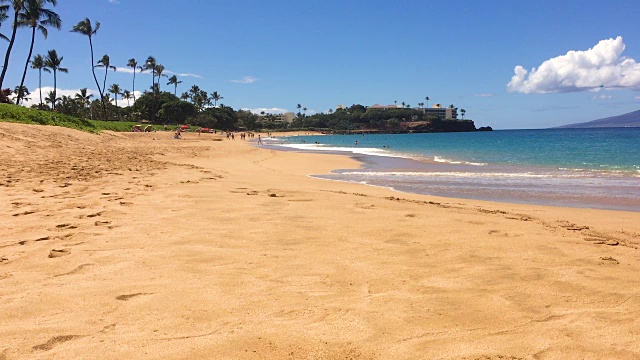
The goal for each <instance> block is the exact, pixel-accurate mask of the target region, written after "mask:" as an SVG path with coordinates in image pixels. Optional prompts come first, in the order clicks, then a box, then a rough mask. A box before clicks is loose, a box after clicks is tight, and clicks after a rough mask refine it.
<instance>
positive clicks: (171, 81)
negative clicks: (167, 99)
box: [167, 75, 182, 96]
mask: <svg viewBox="0 0 640 360" xmlns="http://www.w3.org/2000/svg"><path fill="white" fill-rule="evenodd" d="M178 84H182V81H178V77H177V76H175V75H173V76H172V77H170V78H169V82H168V83H167V85H173V95H175V96H178V95H177V94H178Z"/></svg>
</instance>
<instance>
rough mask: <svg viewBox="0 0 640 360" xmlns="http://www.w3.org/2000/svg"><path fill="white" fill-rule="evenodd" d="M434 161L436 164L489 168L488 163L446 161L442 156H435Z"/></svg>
mask: <svg viewBox="0 0 640 360" xmlns="http://www.w3.org/2000/svg"><path fill="white" fill-rule="evenodd" d="M433 161H435V162H439V163H446V164H456V165H457V164H462V165H473V166H487V165H488V164H487V163H475V162H468V161H456V160H449V159H445V158H443V157H441V156H437V155H436V156H434V157H433Z"/></svg>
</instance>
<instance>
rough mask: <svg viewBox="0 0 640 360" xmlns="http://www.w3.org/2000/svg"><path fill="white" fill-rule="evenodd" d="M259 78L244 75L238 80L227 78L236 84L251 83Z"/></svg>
mask: <svg viewBox="0 0 640 360" xmlns="http://www.w3.org/2000/svg"><path fill="white" fill-rule="evenodd" d="M258 80H259V79H258V78H256V77H253V76H244V77H242V79H240V80H229V81H230V82H232V83H236V84H253V83H254V82H256V81H258Z"/></svg>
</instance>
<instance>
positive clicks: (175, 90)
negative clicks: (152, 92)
mask: <svg viewBox="0 0 640 360" xmlns="http://www.w3.org/2000/svg"><path fill="white" fill-rule="evenodd" d="M173 96H178V84H173Z"/></svg>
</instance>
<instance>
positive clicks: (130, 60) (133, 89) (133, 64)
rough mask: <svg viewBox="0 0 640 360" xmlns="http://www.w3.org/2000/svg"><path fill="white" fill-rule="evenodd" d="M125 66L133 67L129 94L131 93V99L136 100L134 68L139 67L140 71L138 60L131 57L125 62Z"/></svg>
mask: <svg viewBox="0 0 640 360" xmlns="http://www.w3.org/2000/svg"><path fill="white" fill-rule="evenodd" d="M127 66H128V67H130V68H133V87H132V88H131V94H133V101H134V102H135V101H136V69H140V71H142V66H138V62H137V61H136V59H134V58H131V59H129V62H127Z"/></svg>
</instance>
